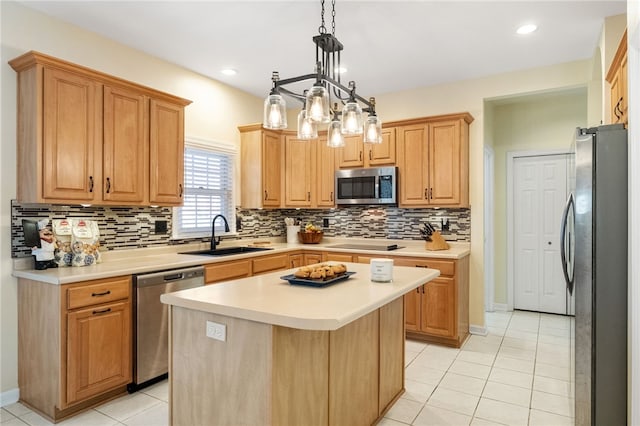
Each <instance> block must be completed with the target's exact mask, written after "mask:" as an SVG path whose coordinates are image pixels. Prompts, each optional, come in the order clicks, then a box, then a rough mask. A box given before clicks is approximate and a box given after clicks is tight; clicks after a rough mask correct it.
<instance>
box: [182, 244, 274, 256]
mask: <svg viewBox="0 0 640 426" xmlns="http://www.w3.org/2000/svg"><path fill="white" fill-rule="evenodd" d="M265 250H273V248H271V247H245V246H242V247H240V246H239V247H223V248H218V249H215V250H209V249H207V250H196V251H183V252H181V253H178V254H200V255H204V256H230V255H232V254H242V253H252V252H255V251H265Z"/></svg>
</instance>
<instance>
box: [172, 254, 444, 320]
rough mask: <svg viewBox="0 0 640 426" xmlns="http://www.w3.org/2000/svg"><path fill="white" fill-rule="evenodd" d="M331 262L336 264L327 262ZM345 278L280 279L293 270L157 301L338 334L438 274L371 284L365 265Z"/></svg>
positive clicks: (413, 272)
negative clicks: (317, 282) (319, 283)
mask: <svg viewBox="0 0 640 426" xmlns="http://www.w3.org/2000/svg"><path fill="white" fill-rule="evenodd" d="M327 263H336V262H327ZM345 265H347V270H348V271H354V272H355V274H353V275H352V276H351V277H349V278H348V279H345V280H342V281H339V282H336V283H335V284H332V285H329V286H326V287H308V286H301V285H291V284H289V283H288V282H287V281H284V280H282V279H280V277H281V276H284V275H288V274H291V273H293V272H294V271H295V270H296V269H290V270H287V271H278V272H272V273H269V274H264V275H258V276H255V277H249V278H242V279H239V280H235V281H229V282H224V283H220V284H214V285H208V286H204V287H196V288H192V289H188V290H182V291H177V292H175V293H167V294H163V295H161V296H160V300H161V301H162V302H163V303H166V304H169V305H173V306H179V307H182V308H187V309H193V310H198V311H203V312H211V313H214V314H219V315H225V316H230V317H234V318H242V319H247V320H251V321H257V322H262V323H267V324H273V325H280V326H284V327H291V328H298V329H303V330H337V329H338V328H340V327H342V326H344V325H346V324H348V323H350V322H351V321H353V320H355V319H358V318H360V317H362V316H363V315H366V314H368V313H369V312H372V311H374V310H375V309H378V308H379V307H381V306H384V305H386V304H387V303H389V302H391V301H393V300H395V299H396V298H398V297H400V296H402V295H404V294H406V293H408V292H410V291H412V290H414V289H416V288H417V287H419V286H421V285H422V284H425V283H426V282H429V281H431V280H432V279H434V278H436V277H437V276H438V275H440V271H438V270H436V269H426V268H410V267H402V266H396V267H394V268H393V281H392V282H390V283H374V282H372V281H371V280H370V267H369V265H367V264H360V263H346V264H345Z"/></svg>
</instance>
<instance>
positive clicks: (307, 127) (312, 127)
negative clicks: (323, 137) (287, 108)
mask: <svg viewBox="0 0 640 426" xmlns="http://www.w3.org/2000/svg"><path fill="white" fill-rule="evenodd" d="M317 137H318V126H316V123H314V122H313V121H311V120H309V119H308V118H307V111H306V110H304V109H303V110H302V111H300V112H299V113H298V139H315V138H317Z"/></svg>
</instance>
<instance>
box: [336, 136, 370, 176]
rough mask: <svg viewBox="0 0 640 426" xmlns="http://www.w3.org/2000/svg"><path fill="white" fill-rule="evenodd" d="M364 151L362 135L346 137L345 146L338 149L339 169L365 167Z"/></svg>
mask: <svg viewBox="0 0 640 426" xmlns="http://www.w3.org/2000/svg"><path fill="white" fill-rule="evenodd" d="M334 149H335V148H334ZM363 150H364V144H363V142H362V135H355V136H345V137H344V146H343V147H342V148H338V149H337V151H336V154H337V155H338V167H339V168H345V169H348V168H350V167H362V166H364V152H363Z"/></svg>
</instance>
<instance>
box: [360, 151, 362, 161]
mask: <svg viewBox="0 0 640 426" xmlns="http://www.w3.org/2000/svg"><path fill="white" fill-rule="evenodd" d="M360 161H362V151H360Z"/></svg>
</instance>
